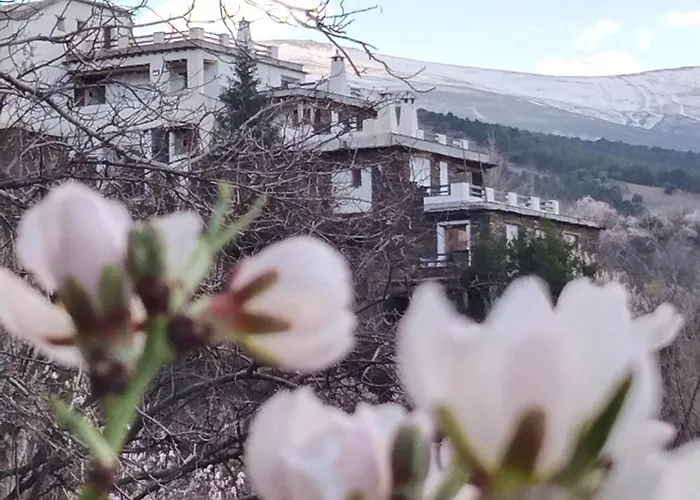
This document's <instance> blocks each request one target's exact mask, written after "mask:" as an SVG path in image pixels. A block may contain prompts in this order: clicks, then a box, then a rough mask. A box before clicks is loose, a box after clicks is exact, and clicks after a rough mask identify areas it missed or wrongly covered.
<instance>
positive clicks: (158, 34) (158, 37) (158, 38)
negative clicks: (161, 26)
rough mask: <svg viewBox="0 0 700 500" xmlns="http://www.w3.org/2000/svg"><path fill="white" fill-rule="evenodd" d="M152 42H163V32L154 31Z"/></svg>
mask: <svg viewBox="0 0 700 500" xmlns="http://www.w3.org/2000/svg"><path fill="white" fill-rule="evenodd" d="M153 43H165V32H163V31H156V32H155V33H153Z"/></svg>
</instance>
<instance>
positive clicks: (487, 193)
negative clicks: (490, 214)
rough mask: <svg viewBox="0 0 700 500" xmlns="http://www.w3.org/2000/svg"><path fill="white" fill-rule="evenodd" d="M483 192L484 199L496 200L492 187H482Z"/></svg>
mask: <svg viewBox="0 0 700 500" xmlns="http://www.w3.org/2000/svg"><path fill="white" fill-rule="evenodd" d="M484 194H485V196H486V201H490V202H494V201H496V193H495V192H494V190H493V188H484Z"/></svg>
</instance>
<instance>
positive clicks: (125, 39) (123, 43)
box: [117, 35, 129, 49]
mask: <svg viewBox="0 0 700 500" xmlns="http://www.w3.org/2000/svg"><path fill="white" fill-rule="evenodd" d="M117 47H118V48H120V49H126V48H128V47H129V35H124V36H120V37H119V40H118V41H117Z"/></svg>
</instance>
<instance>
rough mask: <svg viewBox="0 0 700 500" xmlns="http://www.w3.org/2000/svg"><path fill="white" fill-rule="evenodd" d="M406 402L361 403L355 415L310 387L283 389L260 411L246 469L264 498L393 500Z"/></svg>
mask: <svg viewBox="0 0 700 500" xmlns="http://www.w3.org/2000/svg"><path fill="white" fill-rule="evenodd" d="M404 416H405V412H404V409H403V408H402V407H401V406H399V405H394V404H386V405H380V406H370V405H367V404H363V403H361V404H360V405H359V406H358V407H357V410H356V411H355V413H354V414H353V415H348V414H346V413H344V412H342V411H341V410H339V409H337V408H333V407H330V406H325V405H324V404H323V403H322V402H321V401H320V400H319V399H318V398H317V397H316V396H315V395H314V394H313V392H312V391H311V389H310V388H308V387H305V388H301V389H298V390H296V391H294V392H288V391H281V392H278V393H277V394H275V395H274V396H273V397H272V398H270V399H269V400H268V401H267V402H266V403H265V404H264V405H263V406H262V408H261V409H260V411H259V412H258V413H257V414H256V416H255V418H254V419H253V422H252V424H251V427H250V434H249V437H248V442H247V443H246V454H245V464H246V470H247V475H248V477H249V478H250V480H251V483H252V486H253V489H254V490H255V491H256V493H257V494H258V495H260V497H261V498H263V499H264V500H346V498H347V496H348V494H349V493H351V492H360V493H362V494H363V495H364V496H363V498H364V499H365V500H386V499H388V498H389V493H390V490H391V470H390V460H391V445H392V441H393V438H394V436H395V434H396V432H397V430H398V427H399V425H400V424H401V422H402V420H403V419H404Z"/></svg>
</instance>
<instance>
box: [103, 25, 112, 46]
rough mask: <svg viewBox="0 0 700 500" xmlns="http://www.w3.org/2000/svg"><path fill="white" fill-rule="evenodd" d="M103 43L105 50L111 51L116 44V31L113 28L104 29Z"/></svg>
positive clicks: (106, 27)
mask: <svg viewBox="0 0 700 500" xmlns="http://www.w3.org/2000/svg"><path fill="white" fill-rule="evenodd" d="M102 41H103V43H104V48H105V49H111V48H112V43H113V42H114V29H113V28H112V26H105V27H104V28H102Z"/></svg>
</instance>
